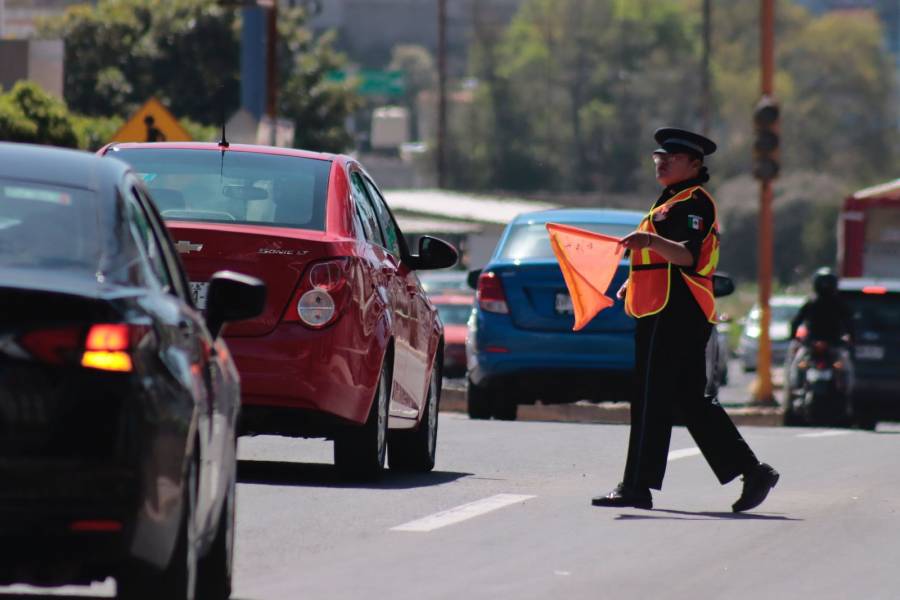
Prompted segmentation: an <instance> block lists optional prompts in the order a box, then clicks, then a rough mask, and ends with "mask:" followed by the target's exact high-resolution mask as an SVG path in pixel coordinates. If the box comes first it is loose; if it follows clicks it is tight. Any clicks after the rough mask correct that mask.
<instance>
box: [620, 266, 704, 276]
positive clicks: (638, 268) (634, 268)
mask: <svg viewBox="0 0 900 600" xmlns="http://www.w3.org/2000/svg"><path fill="white" fill-rule="evenodd" d="M668 266H669V263H653V264H650V265H631V270H632V271H650V270H652V269H665V268H668ZM672 267H673V268H675V269H678V270H679V271H681V272H682V273H684V274H685V275H690V276H691V277H699V278H700V279H712V277H710V276H709V275H701V274H700V273H698V272H697V271H688V270H687V269H682V268H680V267H678V266H676V265H672Z"/></svg>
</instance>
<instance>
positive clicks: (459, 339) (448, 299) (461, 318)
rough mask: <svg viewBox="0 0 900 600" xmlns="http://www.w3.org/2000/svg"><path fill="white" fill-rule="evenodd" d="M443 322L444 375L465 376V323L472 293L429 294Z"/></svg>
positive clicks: (466, 329)
mask: <svg viewBox="0 0 900 600" xmlns="http://www.w3.org/2000/svg"><path fill="white" fill-rule="evenodd" d="M431 302H432V304H434V305H435V306H436V307H437V309H438V314H440V316H441V321H442V322H443V323H444V375H445V376H446V377H465V375H466V336H467V335H468V333H469V328H468V326H467V323H468V321H469V316H471V314H472V303H473V302H474V296H473V295H472V294H440V295H436V296H435V295H433V296H431Z"/></svg>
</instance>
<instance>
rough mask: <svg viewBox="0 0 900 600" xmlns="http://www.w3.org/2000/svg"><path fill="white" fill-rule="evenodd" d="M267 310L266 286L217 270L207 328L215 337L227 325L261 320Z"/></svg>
mask: <svg viewBox="0 0 900 600" xmlns="http://www.w3.org/2000/svg"><path fill="white" fill-rule="evenodd" d="M265 307H266V284H265V283H263V282H262V281H260V280H259V279H257V278H256V277H250V276H249V275H243V274H241V273H235V272H233V271H218V272H217V273H215V274H214V275H213V276H212V279H210V280H209V294H208V295H207V297H206V327H207V329H209V333H210V335H212V336H213V338H216V337H218V335H219V333H220V332H221V331H222V327H223V326H224V325H225V323H227V322H229V321H240V320H242V319H252V318H253V317H258V316H259V315H261V314H262V312H263V310H264V309H265Z"/></svg>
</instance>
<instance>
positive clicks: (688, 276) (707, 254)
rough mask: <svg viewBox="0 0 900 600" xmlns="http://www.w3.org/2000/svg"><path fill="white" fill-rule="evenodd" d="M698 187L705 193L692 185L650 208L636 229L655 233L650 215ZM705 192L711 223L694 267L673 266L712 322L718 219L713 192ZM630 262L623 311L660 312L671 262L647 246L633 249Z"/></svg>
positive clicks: (636, 313)
mask: <svg viewBox="0 0 900 600" xmlns="http://www.w3.org/2000/svg"><path fill="white" fill-rule="evenodd" d="M697 190H701V191H703V192H704V193H706V190H703V188H701V187H700V186H695V187H691V188H688V189H686V190H683V191H681V192H679V193H678V194H676V195H674V196H672V197H671V198H669V199H668V200H667V201H665V202H664V203H662V204H660V205H659V206H657V207H656V208H654V209H652V210H651V211H650V212H649V213H647V216H646V217H644V220H643V221H641V224H640V225H639V226H638V230H639V231H646V232H648V233H654V234H655V233H656V227H655V226H654V224H653V216H654V215H655V214H656V213H658V212H660V211H663V210H666V211H668V210H669V208H671V206H672V205H674V204H677V203H678V202H683V201H685V200H687V199H689V198H691V197H692V196H693V194H694V192H695V191H697ZM706 195H707V197H709V199H710V201H711V202H712V204H713V222H712V225H710V228H709V233H708V234H707V235H706V237H705V238H704V239H703V242H702V243H701V245H700V255H699V256H698V258H697V270H696V271H690V270H688V269H683V268H679V267H675V270H676V271H677V272H679V273H680V274H681V277H682V278H684V281H685V283H686V284H687V287H688V289H689V290H690V292H691V295H692V296H693V297H694V299H695V300H696V301H697V304H698V305H699V306H700V309H701V310H702V311H703V314H704V315H706V318H707V320H708V321H709V322H711V323H715V322H716V301H715V296H714V295H713V281H712V277H713V274H715V272H716V265H717V264H718V262H719V223H718V217H717V216H716V203H715V201H713V199H712V196H710V195H709V194H706ZM630 262H631V270H630V271H629V274H628V289H627V292H626V294H625V312H627V313H628V314H629V315H631V316H632V317H637V318H641V317H647V316H650V315H655V314H657V313H659V312H660V311H662V310H663V309H664V308H665V307H666V305H668V303H669V290H670V289H671V284H672V281H671V277H672V263H670V262H668V261H667V260H666V259H665V258H663V257H662V256H661V255H660V254H657V253H656V252H654V251H653V250H650V249H649V248H642V249H637V250H633V251H632V252H631V260H630Z"/></svg>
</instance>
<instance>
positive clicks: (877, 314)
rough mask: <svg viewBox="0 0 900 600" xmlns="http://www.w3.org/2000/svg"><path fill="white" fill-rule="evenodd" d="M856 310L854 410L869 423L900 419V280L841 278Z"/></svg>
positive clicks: (863, 422) (862, 423) (841, 287)
mask: <svg viewBox="0 0 900 600" xmlns="http://www.w3.org/2000/svg"><path fill="white" fill-rule="evenodd" d="M838 290H839V293H840V295H841V298H843V299H844V301H845V302H846V303H847V304H848V306H849V308H850V311H851V313H852V315H853V334H854V338H855V339H854V344H853V372H854V377H853V380H854V384H853V398H852V399H853V402H852V406H853V414H854V419H855V421H856V423H857V424H858V425H859V426H861V427H862V428H864V429H874V428H875V426H876V425H877V424H878V421H888V420H898V419H900V281H896V280H892V281H888V280H878V279H842V280H841V281H840V282H839V284H838Z"/></svg>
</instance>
